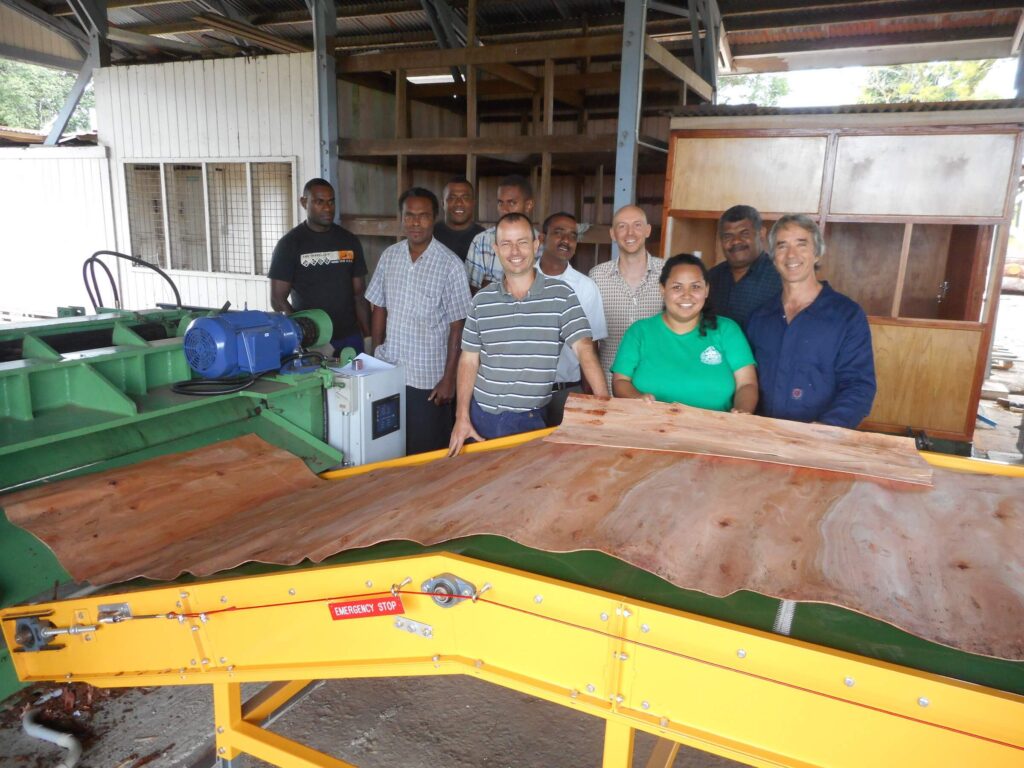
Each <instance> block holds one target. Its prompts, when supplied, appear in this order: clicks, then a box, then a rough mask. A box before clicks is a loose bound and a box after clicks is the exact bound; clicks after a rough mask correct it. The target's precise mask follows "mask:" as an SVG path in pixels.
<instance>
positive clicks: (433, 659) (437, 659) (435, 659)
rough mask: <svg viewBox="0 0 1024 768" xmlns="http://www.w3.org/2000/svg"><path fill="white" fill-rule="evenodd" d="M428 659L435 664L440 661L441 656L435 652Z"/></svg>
mask: <svg viewBox="0 0 1024 768" xmlns="http://www.w3.org/2000/svg"><path fill="white" fill-rule="evenodd" d="M430 660H431V661H432V662H434V663H435V664H437V663H438V662H439V661H441V657H440V656H438V655H436V654H435V655H434V656H433V657H431V659H430Z"/></svg>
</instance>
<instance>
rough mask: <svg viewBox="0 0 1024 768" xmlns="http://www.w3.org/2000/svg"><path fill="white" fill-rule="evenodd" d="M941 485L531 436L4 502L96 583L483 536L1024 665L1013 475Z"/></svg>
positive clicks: (1018, 499) (246, 458) (114, 474)
mask: <svg viewBox="0 0 1024 768" xmlns="http://www.w3.org/2000/svg"><path fill="white" fill-rule="evenodd" d="M634 402H635V405H636V406H637V407H643V406H644V404H643V403H640V402H638V401H634ZM510 467H514V468H515V470H514V471H510ZM934 480H935V485H934V487H933V488H922V487H914V488H911V489H906V488H905V487H900V488H892V487H886V486H885V485H883V484H881V483H877V482H861V481H856V480H853V479H850V478H837V477H836V476H835V475H832V474H828V473H822V472H818V471H815V470H810V469H796V468H792V467H785V466H781V465H767V464H762V463H759V462H745V461H726V460H721V459H715V458H711V457H704V456H688V455H683V454H678V453H669V452H651V451H630V450H621V449H614V448H604V447H596V446H580V445H567V444H556V443H549V442H545V441H534V442H532V443H529V444H526V445H522V446H519V447H516V448H510V449H505V450H500V451H491V452H482V453H474V454H470V455H463V456H459V457H457V458H455V459H450V460H449V459H446V460H439V461H436V462H431V463H429V464H427V465H421V466H415V467H404V468H396V469H391V470H378V471H374V472H370V473H368V474H365V475H361V476H358V477H352V478H346V479H344V480H340V481H337V482H327V481H321V480H318V479H317V478H315V477H313V476H312V475H311V474H310V473H309V472H308V470H307V469H306V468H305V466H304V465H303V464H302V462H300V461H299V460H298V459H296V458H295V457H293V456H290V455H289V454H287V453H285V452H284V451H281V450H280V449H273V448H269V446H267V445H266V444H265V443H262V441H260V440H259V439H258V438H255V437H252V436H249V437H246V438H241V439H239V440H234V441H231V442H229V443H223V444H219V445H215V446H209V447H207V448H203V449H199V450H197V451H192V452H189V453H184V454H178V455H175V456H167V457H161V458H159V459H154V460H151V461H148V462H142V463H139V464H136V465H134V466H131V467H124V468H121V469H116V470H112V471H109V472H104V473H100V474H97V475H92V476H87V477H80V478H74V479H71V480H66V481H62V482H56V483H53V484H50V485H47V486H43V487H39V488H36V489H32V490H29V491H26V492H24V493H21V494H15V495H10V496H7V497H4V499H3V506H4V508H5V511H6V512H7V514H8V517H9V518H10V519H11V520H12V521H13V522H15V523H16V524H18V525H22V526H24V527H27V528H28V529H29V530H31V531H32V532H33V533H34V534H35V535H37V536H39V537H40V538H41V539H43V540H44V541H45V542H46V543H47V544H48V545H49V546H50V547H51V548H52V549H53V550H54V552H55V553H56V554H57V557H58V558H59V560H60V561H61V563H62V564H63V565H64V567H65V568H66V569H67V570H68V571H69V572H70V573H71V574H72V576H74V577H75V578H76V579H78V580H87V581H89V582H91V583H93V584H105V583H111V582H115V581H123V580H126V579H128V578H132V577H134V576H137V575H140V574H144V575H146V576H149V577H152V578H159V579H167V578H174V577H176V576H177V575H178V574H180V573H181V572H183V571H189V572H192V573H195V574H196V575H198V576H208V575H211V574H213V573H216V572H218V571H221V570H224V569H226V568H231V567H233V566H236V565H238V564H240V563H242V562H246V561H249V560H259V561H262V562H270V563H280V564H294V563H298V562H300V561H302V560H303V559H305V558H307V557H308V558H309V559H310V560H312V561H313V562H319V561H321V560H323V559H324V558H325V557H329V556H330V555H332V554H335V553H337V552H339V551H343V550H346V549H355V548H358V547H364V546H369V545H372V544H375V543H377V542H380V541H388V540H394V539H405V540H411V541H416V542H420V543H422V544H436V543H441V542H445V541H450V540H453V539H457V538H460V537H464V536H472V535H478V534H492V535H498V536H504V537H506V538H509V539H512V540H514V541H517V542H520V543H521V544H523V545H525V546H528V547H534V548H537V549H543V550H547V551H550V552H566V551H579V550H588V549H590V550H599V551H602V552H606V553H608V554H610V555H612V556H614V557H617V558H619V559H621V560H623V561H625V562H627V563H630V564H632V565H634V566H636V567H638V568H642V569H645V570H647V571H650V572H651V573H654V574H656V575H658V576H660V577H661V578H663V579H665V580H667V581H669V582H670V583H672V584H675V585H676V586H679V587H681V588H684V589H693V590H699V591H701V592H705V593H707V594H711V595H717V596H725V595H729V594H732V593H734V592H736V591H737V590H741V589H748V590H751V591H754V592H759V593H761V594H765V595H771V596H774V597H780V598H785V599H790V600H806V601H815V602H826V603H832V604H835V605H841V606H844V607H846V608H849V609H851V610H854V611H858V612H861V613H864V614H867V615H869V616H874V617H875V618H878V619H881V620H882V621H886V622H889V623H890V624H894V625H896V626H898V627H901V628H902V629H904V630H906V631H908V632H911V633H913V634H915V635H918V636H920V637H923V638H926V639H928V640H932V641H935V642H939V643H944V644H947V645H950V646H953V647H956V648H959V649H961V650H964V651H968V652H971V653H981V654H986V655H991V656H997V657H1002V658H1010V659H1024V554H1022V553H1024V498H1022V496H1021V494H1020V492H1019V490H1020V489H1019V486H1020V480H1019V479H1014V478H1009V477H991V476H981V475H979V476H972V475H963V474H958V473H954V472H951V471H947V470H938V469H937V470H935V478H934ZM113 481H116V482H113ZM284 521H286V522H284ZM82 531H90V532H91V533H92V534H93V536H91V537H90V536H85V537H83V536H82V534H81V532H82ZM965 533H969V535H965ZM112 552H116V553H117V556H116V557H111V553H112ZM840 684H841V683H839V682H838V681H837V685H840Z"/></svg>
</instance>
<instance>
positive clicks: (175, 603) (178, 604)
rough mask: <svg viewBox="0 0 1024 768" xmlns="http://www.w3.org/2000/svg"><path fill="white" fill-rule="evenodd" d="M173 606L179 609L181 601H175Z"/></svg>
mask: <svg viewBox="0 0 1024 768" xmlns="http://www.w3.org/2000/svg"><path fill="white" fill-rule="evenodd" d="M174 605H175V607H177V608H181V600H176V601H175V602H174Z"/></svg>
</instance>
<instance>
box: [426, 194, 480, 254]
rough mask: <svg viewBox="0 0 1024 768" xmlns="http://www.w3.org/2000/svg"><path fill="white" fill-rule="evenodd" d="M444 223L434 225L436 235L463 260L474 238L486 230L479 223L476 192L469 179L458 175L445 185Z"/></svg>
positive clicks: (443, 198)
mask: <svg viewBox="0 0 1024 768" xmlns="http://www.w3.org/2000/svg"><path fill="white" fill-rule="evenodd" d="M442 200H443V204H444V223H442V224H435V225H434V237H436V238H437V239H438V240H439V241H441V242H442V243H443V244H444V245H446V246H447V247H448V248H449V250H451V251H452V252H453V253H454V254H455V255H456V256H458V257H459V258H460V259H462V260H463V261H465V260H466V254H468V253H469V246H470V245H471V244H472V243H473V238H474V237H476V236H477V235H478V234H479V233H481V232H483V231H484V228H483V227H481V226H480V225H479V224H477V223H476V222H475V221H474V219H475V218H476V194H475V193H474V192H473V185H472V184H471V183H470V182H469V179H467V178H465V177H463V176H457V177H455V178H454V179H452V180H451V181H449V182H448V183H447V184H445V186H444V195H442Z"/></svg>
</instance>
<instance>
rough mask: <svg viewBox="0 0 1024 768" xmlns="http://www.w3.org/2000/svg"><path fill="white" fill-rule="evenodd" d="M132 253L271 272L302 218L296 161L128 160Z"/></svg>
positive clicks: (169, 263) (219, 268) (170, 262)
mask: <svg viewBox="0 0 1024 768" xmlns="http://www.w3.org/2000/svg"><path fill="white" fill-rule="evenodd" d="M124 169H125V171H124V172H125V183H126V190H127V197H128V229H129V232H130V235H131V249H132V254H133V255H134V256H136V257H137V258H140V259H142V260H144V261H148V262H150V263H151V264H156V265H157V266H160V267H164V268H170V269H182V270H193V271H199V272H228V273H233V274H242V275H246V274H257V275H265V274H266V273H267V270H268V269H270V259H271V255H272V254H273V251H274V246H275V245H276V244H277V241H278V240H280V239H281V236H282V235H284V233H285V232H287V231H288V230H289V229H291V228H292V227H293V226H294V222H295V202H294V200H295V198H294V194H295V192H294V186H293V178H294V174H293V171H294V166H293V163H292V162H290V161H270V160H268V161H258V160H253V161H224V162H220V161H207V162H200V161H187V162H181V161H179V162H173V163H125V166H124Z"/></svg>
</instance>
